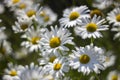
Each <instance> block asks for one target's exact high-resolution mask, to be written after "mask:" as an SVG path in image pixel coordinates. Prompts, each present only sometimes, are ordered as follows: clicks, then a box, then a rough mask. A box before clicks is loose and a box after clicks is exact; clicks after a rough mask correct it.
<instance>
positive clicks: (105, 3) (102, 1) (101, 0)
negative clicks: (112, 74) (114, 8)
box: [92, 0, 113, 10]
mask: <svg viewBox="0 0 120 80" xmlns="http://www.w3.org/2000/svg"><path fill="white" fill-rule="evenodd" d="M112 4H113V0H93V4H92V6H93V7H96V8H98V9H101V10H103V9H106V8H108V7H109V6H110V5H112Z"/></svg>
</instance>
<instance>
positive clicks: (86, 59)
mask: <svg viewBox="0 0 120 80" xmlns="http://www.w3.org/2000/svg"><path fill="white" fill-rule="evenodd" d="M79 61H80V63H82V64H87V63H88V62H89V61H90V57H89V56H88V55H86V54H82V55H81V56H80V58H79Z"/></svg>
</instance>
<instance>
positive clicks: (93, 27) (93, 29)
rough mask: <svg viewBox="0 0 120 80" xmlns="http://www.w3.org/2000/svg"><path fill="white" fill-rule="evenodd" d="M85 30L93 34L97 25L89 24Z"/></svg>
mask: <svg viewBox="0 0 120 80" xmlns="http://www.w3.org/2000/svg"><path fill="white" fill-rule="evenodd" d="M86 28H87V31H88V32H95V31H96V30H97V25H96V24H95V23H89V24H87V26H86Z"/></svg>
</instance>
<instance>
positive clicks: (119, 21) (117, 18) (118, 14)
mask: <svg viewBox="0 0 120 80" xmlns="http://www.w3.org/2000/svg"><path fill="white" fill-rule="evenodd" d="M107 20H108V21H109V23H110V24H111V23H113V26H120V8H115V9H113V10H112V11H111V12H110V13H108V16H107Z"/></svg>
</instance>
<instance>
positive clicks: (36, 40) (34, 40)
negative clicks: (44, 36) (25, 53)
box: [31, 37, 40, 44]
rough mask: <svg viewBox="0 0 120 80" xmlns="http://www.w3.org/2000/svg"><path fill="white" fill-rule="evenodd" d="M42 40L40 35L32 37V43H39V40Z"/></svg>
mask: <svg viewBox="0 0 120 80" xmlns="http://www.w3.org/2000/svg"><path fill="white" fill-rule="evenodd" d="M39 40H40V37H33V38H32V39H31V42H32V44H38V41H39Z"/></svg>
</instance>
